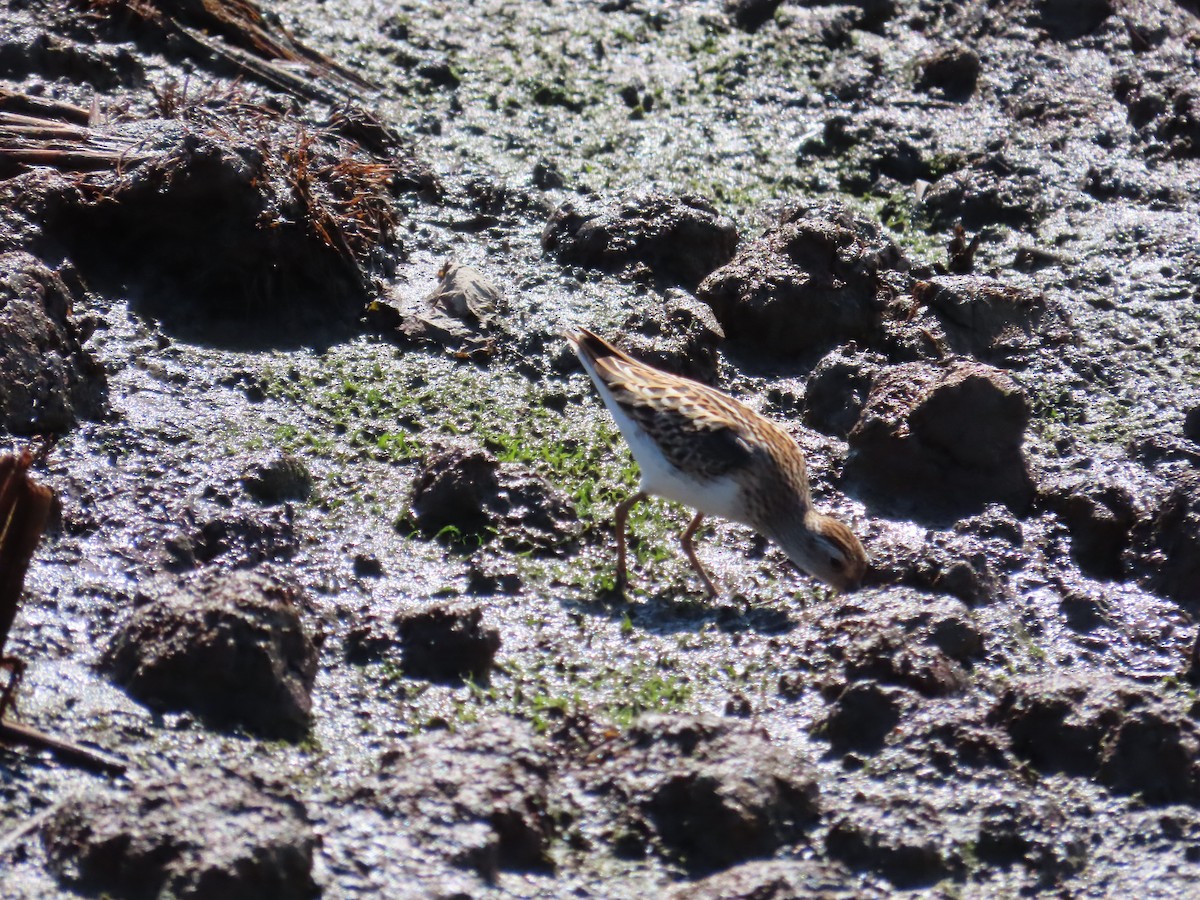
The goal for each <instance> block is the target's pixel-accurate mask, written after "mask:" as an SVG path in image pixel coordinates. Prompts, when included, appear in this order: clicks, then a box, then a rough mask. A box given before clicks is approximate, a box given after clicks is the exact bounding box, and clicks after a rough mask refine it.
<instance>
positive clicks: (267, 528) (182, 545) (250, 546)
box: [164, 505, 299, 571]
mask: <svg viewBox="0 0 1200 900" xmlns="http://www.w3.org/2000/svg"><path fill="white" fill-rule="evenodd" d="M180 518H182V519H183V530H182V531H180V532H178V533H176V534H175V535H172V536H171V537H169V538H167V540H166V542H165V544H164V550H165V554H166V558H165V560H164V563H165V565H166V567H167V568H169V569H171V570H173V571H184V570H188V569H193V568H196V567H197V566H199V565H203V564H206V563H210V562H212V561H213V560H215V559H217V558H218V557H219V558H220V559H221V561H222V562H223V563H226V564H228V565H230V566H254V565H257V564H259V563H261V562H266V561H268V560H274V559H287V558H290V557H291V556H293V555H294V554H295V553H296V550H297V549H298V547H299V539H298V538H297V536H296V528H295V520H294V513H293V510H292V509H291V507H290V506H289V505H285V506H283V507H279V508H275V509H269V510H254V511H233V512H226V511H224V510H214V509H212V508H211V507H209V506H201V507H189V508H188V509H186V510H184V512H183V514H182V515H181V516H180Z"/></svg>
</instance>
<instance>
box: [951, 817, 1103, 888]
mask: <svg viewBox="0 0 1200 900" xmlns="http://www.w3.org/2000/svg"><path fill="white" fill-rule="evenodd" d="M1081 825H1083V823H1081V822H1074V821H1072V817H1068V816H1067V815H1066V814H1065V813H1064V812H1063V811H1062V810H1061V809H1059V807H1058V806H1057V805H1056V804H1055V803H1054V802H1053V801H1039V800H1025V799H1023V798H1011V799H1010V798H1005V799H1003V800H999V801H996V802H993V803H989V804H988V805H986V806H985V807H984V808H983V809H982V810H981V814H980V820H979V836H978V838H977V840H976V842H975V850H976V853H977V854H978V855H979V859H980V860H981V861H983V862H985V863H987V864H988V865H991V866H997V867H999V868H1011V867H1012V866H1014V865H1021V866H1023V867H1025V868H1027V869H1029V870H1030V871H1032V872H1035V873H1037V874H1038V876H1039V881H1040V882H1041V883H1042V884H1045V885H1049V884H1057V883H1059V882H1060V881H1062V880H1064V879H1066V878H1069V877H1070V876H1072V875H1074V874H1076V873H1077V872H1079V871H1080V870H1082V869H1083V868H1084V867H1085V866H1086V865H1087V860H1088V841H1087V840H1086V833H1081V829H1080V826H1081Z"/></svg>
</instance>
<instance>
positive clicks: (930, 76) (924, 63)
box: [916, 45, 981, 100]
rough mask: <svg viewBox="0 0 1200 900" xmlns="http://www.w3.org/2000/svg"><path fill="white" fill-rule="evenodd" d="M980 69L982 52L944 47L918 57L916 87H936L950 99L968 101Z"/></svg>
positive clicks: (966, 48) (967, 48)
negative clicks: (980, 53) (980, 54)
mask: <svg viewBox="0 0 1200 900" xmlns="http://www.w3.org/2000/svg"><path fill="white" fill-rule="evenodd" d="M980 69H981V66H980V63H979V54H978V53H976V52H975V51H974V50H972V49H971V48H970V47H963V46H959V45H955V46H952V47H943V48H942V49H940V50H935V51H934V52H932V53H930V54H927V55H925V56H922V57H921V58H919V59H918V60H917V63H916V70H917V87H918V88H921V89H922V90H929V89H931V88H937V89H938V90H940V91H941V92H942V93H943V94H944V95H945V96H946V97H947V98H949V99H951V100H968V99H970V97H971V95H972V94H974V93H975V85H976V83H977V82H978V81H979V72H980Z"/></svg>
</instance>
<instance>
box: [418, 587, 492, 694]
mask: <svg viewBox="0 0 1200 900" xmlns="http://www.w3.org/2000/svg"><path fill="white" fill-rule="evenodd" d="M482 621H483V610H482V609H480V608H479V607H477V606H470V607H459V606H447V605H443V606H434V607H431V608H429V609H423V610H420V611H418V612H412V613H406V614H403V615H401V616H400V617H399V618H397V620H396V625H397V627H398V629H399V632H400V648H401V651H402V653H403V662H402V666H403V670H404V673H405V674H406V675H411V676H413V677H415V678H429V679H432V680H435V681H448V680H461V679H465V678H470V679H472V680H473V681H477V682H486V681H487V677H488V672H489V671H490V670H491V668H492V660H493V659H494V657H495V656H496V651H497V650H499V649H500V632H499V631H498V630H497V629H495V628H487V627H484V626H483V624H482Z"/></svg>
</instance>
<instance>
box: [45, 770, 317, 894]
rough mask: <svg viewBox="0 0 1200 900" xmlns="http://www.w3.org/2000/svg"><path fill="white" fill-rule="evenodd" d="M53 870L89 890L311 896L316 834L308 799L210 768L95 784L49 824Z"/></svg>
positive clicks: (47, 835) (69, 882) (48, 846)
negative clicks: (168, 777) (124, 784)
mask: <svg viewBox="0 0 1200 900" xmlns="http://www.w3.org/2000/svg"><path fill="white" fill-rule="evenodd" d="M42 841H43V843H44V845H45V848H46V855H47V857H48V858H49V862H50V868H51V870H52V871H53V872H54V873H55V875H57V877H58V878H59V880H60V882H61V883H62V884H63V886H64V887H69V888H70V889H72V890H73V891H79V892H83V893H85V894H87V895H88V896H99V895H100V894H104V895H105V896H109V895H111V896H119V897H136V898H143V897H145V898H150V897H162V896H171V897H181V898H182V897H188V898H197V900H199V898H207V900H217V898H220V900H253V898H259V897H279V898H296V900H300V898H303V900H307V898H311V897H316V896H317V895H318V893H319V891H318V888H317V885H316V882H315V881H314V879H313V874H312V862H313V853H314V850H315V849H316V846H317V837H316V835H315V834H314V833H313V831H312V828H311V826H310V825H309V822H308V818H307V816H306V814H305V810H304V806H303V804H302V803H300V801H298V800H294V799H290V798H289V799H283V798H280V797H279V796H273V795H272V794H269V793H265V792H264V791H263V790H262V789H260V788H259V787H256V786H255V785H254V784H253V783H252V782H251V781H250V780H248V779H245V778H241V777H234V776H230V775H226V774H224V773H221V772H220V770H218V769H215V768H211V769H203V770H194V771H191V772H187V773H184V774H181V775H179V776H177V777H176V779H175V780H172V781H165V780H160V779H153V780H150V781H148V782H146V781H139V783H136V784H135V785H134V786H132V787H131V788H128V789H126V790H124V791H116V790H111V789H102V788H92V789H90V790H89V791H87V792H86V793H83V794H82V795H78V796H76V797H74V798H71V799H69V800H67V801H65V802H64V803H62V804H61V805H59V806H58V807H57V808H56V809H55V810H54V812H53V814H52V815H51V817H50V819H49V820H48V821H47V823H46V824H45V825H44V826H43V829H42Z"/></svg>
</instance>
